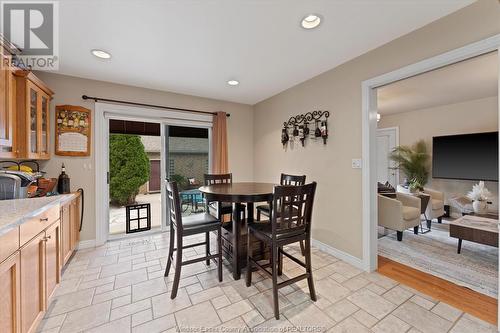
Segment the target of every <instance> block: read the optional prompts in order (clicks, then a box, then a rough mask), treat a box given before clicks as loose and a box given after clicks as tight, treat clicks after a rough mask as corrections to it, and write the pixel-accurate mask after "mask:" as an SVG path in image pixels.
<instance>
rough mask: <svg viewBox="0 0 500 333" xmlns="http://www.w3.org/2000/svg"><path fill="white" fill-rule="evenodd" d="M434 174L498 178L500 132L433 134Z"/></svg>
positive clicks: (480, 178)
mask: <svg viewBox="0 0 500 333" xmlns="http://www.w3.org/2000/svg"><path fill="white" fill-rule="evenodd" d="M432 177H433V178H446V179H466V180H489V181H498V132H489V133H476V134H461V135H448V136H435V137H433V138H432Z"/></svg>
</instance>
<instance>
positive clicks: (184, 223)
mask: <svg viewBox="0 0 500 333" xmlns="http://www.w3.org/2000/svg"><path fill="white" fill-rule="evenodd" d="M166 187H167V201H168V207H169V211H168V218H169V219H170V244H169V249H168V260H167V267H166V268H165V276H168V274H169V272H170V266H171V265H172V261H173V260H174V258H173V255H174V251H175V252H176V256H175V273H174V283H173V286H172V293H171V294H170V298H172V299H174V298H175V297H176V296H177V289H178V288H179V280H180V277H181V268H182V266H184V265H189V264H194V263H196V262H200V261H204V260H205V261H206V264H207V265H209V264H210V260H212V259H217V264H218V267H217V268H218V275H219V281H220V282H222V242H221V236H222V232H221V228H222V223H221V221H220V219H218V218H215V217H214V216H212V215H210V214H209V213H201V214H194V215H190V216H187V217H182V210H181V202H180V196H179V189H178V188H177V183H176V182H167V183H166ZM211 231H217V254H211V253H210V232H211ZM202 233H205V242H200V243H194V244H188V245H183V238H184V237H186V236H191V235H196V234H202ZM174 241H175V243H176V244H175V245H176V247H174ZM202 245H205V250H206V255H205V256H204V257H201V258H195V259H190V260H186V261H182V250H184V249H187V248H191V247H195V246H202Z"/></svg>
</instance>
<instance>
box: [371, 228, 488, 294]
mask: <svg viewBox="0 0 500 333" xmlns="http://www.w3.org/2000/svg"><path fill="white" fill-rule="evenodd" d="M448 228H449V225H448V224H446V222H444V223H443V224H435V223H433V224H432V231H431V232H429V233H426V234H418V235H414V234H413V229H412V230H411V231H405V232H404V235H403V241H402V242H398V241H397V239H396V233H395V232H394V233H391V234H389V235H386V236H383V237H381V238H380V239H379V240H378V252H379V254H380V255H381V256H383V257H386V258H388V259H391V260H394V261H397V262H399V263H401V264H404V265H407V266H410V267H413V268H415V269H418V270H421V271H423V272H426V273H429V274H432V275H434V276H437V277H440V278H443V279H445V280H448V281H451V282H453V283H456V284H458V285H461V286H464V287H467V288H470V289H472V290H474V291H477V292H479V293H482V294H485V295H488V296H491V297H494V298H497V297H498V249H497V248H495V247H490V246H486V245H481V244H476V243H472V242H468V241H463V243H462V251H461V252H462V253H461V254H458V253H457V239H456V238H451V237H450V236H449V231H448V230H449V229H448Z"/></svg>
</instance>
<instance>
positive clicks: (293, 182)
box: [256, 173, 306, 221]
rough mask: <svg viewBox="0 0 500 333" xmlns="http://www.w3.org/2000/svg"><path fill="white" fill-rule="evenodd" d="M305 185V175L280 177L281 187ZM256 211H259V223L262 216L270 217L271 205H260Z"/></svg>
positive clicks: (283, 174)
mask: <svg viewBox="0 0 500 333" xmlns="http://www.w3.org/2000/svg"><path fill="white" fill-rule="evenodd" d="M305 183H306V176H305V175H302V176H296V175H288V174H285V173H282V174H281V177H280V185H289V186H300V185H304V184H305ZM256 209H257V221H260V219H261V216H262V215H264V216H267V217H269V209H270V205H269V204H265V205H259V206H257V208H256Z"/></svg>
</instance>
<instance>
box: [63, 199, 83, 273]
mask: <svg viewBox="0 0 500 333" xmlns="http://www.w3.org/2000/svg"><path fill="white" fill-rule="evenodd" d="M61 233H62V236H61V260H62V263H61V265H65V264H66V263H67V262H68V260H69V259H70V258H71V255H72V254H73V252H74V251H75V250H76V249H77V248H78V243H79V241H80V196H79V195H78V196H77V197H76V198H75V199H73V200H71V201H70V202H68V203H66V204H64V205H63V206H61Z"/></svg>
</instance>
